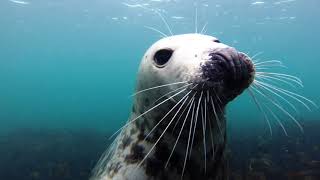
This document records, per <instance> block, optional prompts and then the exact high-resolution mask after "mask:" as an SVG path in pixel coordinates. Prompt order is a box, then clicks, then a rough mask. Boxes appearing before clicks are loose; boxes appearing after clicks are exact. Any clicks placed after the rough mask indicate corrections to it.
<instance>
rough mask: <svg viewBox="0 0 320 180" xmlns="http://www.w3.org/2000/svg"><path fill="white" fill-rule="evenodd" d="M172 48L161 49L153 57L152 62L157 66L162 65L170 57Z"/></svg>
mask: <svg viewBox="0 0 320 180" xmlns="http://www.w3.org/2000/svg"><path fill="white" fill-rule="evenodd" d="M172 54H173V50H171V49H161V50H159V51H158V52H156V54H155V55H154V57H153V60H154V62H155V63H156V65H157V66H159V67H163V66H164V65H165V64H166V63H167V62H168V61H169V60H170V58H171V56H172Z"/></svg>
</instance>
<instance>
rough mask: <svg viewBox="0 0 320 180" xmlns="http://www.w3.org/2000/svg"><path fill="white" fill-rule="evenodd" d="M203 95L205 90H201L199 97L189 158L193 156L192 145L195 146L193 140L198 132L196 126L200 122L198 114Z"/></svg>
mask: <svg viewBox="0 0 320 180" xmlns="http://www.w3.org/2000/svg"><path fill="white" fill-rule="evenodd" d="M202 96H203V91H201V94H200V98H199V101H198V106H197V111H196V117H195V118H196V119H195V122H194V126H193V134H192V142H191V146H190V154H189V158H191V153H192V147H193V142H194V136H195V134H196V128H197V122H198V116H199V108H200V103H201V99H202Z"/></svg>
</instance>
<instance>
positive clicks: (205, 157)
mask: <svg viewBox="0 0 320 180" xmlns="http://www.w3.org/2000/svg"><path fill="white" fill-rule="evenodd" d="M206 101H207V100H206V99H205V100H204V105H205V107H204V110H203V108H202V105H201V118H202V132H203V153H204V172H205V173H206V172H207V147H206V124H205V123H206V116H207V115H206V113H207V112H206Z"/></svg>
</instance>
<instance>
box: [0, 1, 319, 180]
mask: <svg viewBox="0 0 320 180" xmlns="http://www.w3.org/2000/svg"><path fill="white" fill-rule="evenodd" d="M319 7H320V1H319V0H259V1H257V0H90V1H85V0H1V1H0V82H1V85H0V120H1V126H0V180H87V179H90V178H91V177H93V176H94V174H95V173H96V172H95V170H94V169H95V167H97V166H96V165H97V163H98V161H99V159H100V158H101V156H102V155H103V154H104V152H105V151H106V150H107V149H108V147H110V146H111V147H112V145H111V144H112V142H113V141H114V140H115V141H117V140H118V139H117V138H115V137H116V136H115V133H119V131H120V130H122V129H120V128H121V127H124V128H126V127H128V126H127V125H128V124H126V123H127V121H128V119H130V118H131V115H130V114H131V111H132V112H135V110H136V104H135V103H137V102H136V101H135V97H139V96H142V95H143V94H144V93H145V92H144V91H147V92H149V90H152V89H149V90H146V89H144V90H143V89H140V90H141V91H138V92H137V90H138V89H139V87H137V82H138V81H141V79H148V78H151V77H153V76H154V74H149V75H145V74H143V75H145V76H144V77H143V78H142V77H141V76H142V75H141V73H139V67H140V65H141V66H146V65H145V64H143V63H141V59H144V58H147V57H148V54H146V56H144V55H145V53H146V52H147V50H148V49H149V48H150V47H151V46H152V44H153V43H155V42H157V41H158V40H160V39H161V38H164V37H166V38H170V37H171V36H174V35H179V34H205V35H208V36H210V38H211V36H212V37H215V38H217V39H215V40H214V42H215V43H219V44H220V43H223V44H226V45H227V46H230V47H234V48H235V49H237V50H238V51H239V52H243V53H244V54H245V55H246V56H247V57H248V58H249V59H250V61H252V64H253V66H254V68H255V69H254V79H252V82H251V81H250V83H251V85H250V86H249V84H248V87H246V89H244V91H243V93H241V94H239V96H236V97H234V98H232V100H230V102H228V103H226V104H227V106H226V109H225V112H223V110H221V113H223V114H221V115H222V116H225V117H226V127H225V130H226V135H225V136H226V137H227V138H226V140H225V141H224V142H225V144H226V147H225V150H224V154H225V156H226V157H227V159H228V163H227V164H228V167H229V168H228V172H227V176H228V177H226V178H227V179H230V180H320V132H319V130H320V110H319V107H318V106H320V95H319V93H320V80H319V77H320V71H319V67H318V66H320V62H319V61H320V53H319V48H320V43H319V42H320V35H319V33H320V20H319V19H320V11H319ZM206 37H207V36H206ZM169 44H170V43H169ZM182 44H184V45H186V46H188V45H189V44H188V43H182ZM190 45H192V46H195V47H196V43H195V44H193V43H190ZM170 51H171V50H170ZM163 53H168V52H167V51H164V52H163ZM171 53H173V52H171ZM186 54H187V52H186ZM212 56H213V55H212ZM164 57H167V54H161V55H159V58H158V59H157V58H155V59H156V60H157V61H155V62H154V63H160V66H158V67H160V68H162V67H163V66H162V65H164V64H165V63H162V62H161V61H159V60H161V59H163V58H164ZM169 58H177V56H173V57H171V54H170V57H169ZM218 58H221V57H220V56H219V57H218ZM248 58H247V59H248ZM161 63H162V64H161ZM140 68H141V67H140ZM174 71H179V69H178V68H177V69H176V70H174ZM165 76H166V78H167V79H173V78H175V76H173V75H172V76H171V74H165ZM209 79H210V78H209ZM151 81H155V80H151ZM174 82H175V81H172V82H171V83H174ZM158 85H159V86H161V83H160V84H158ZM164 86H165V85H164ZM164 86H162V87H153V88H154V89H157V88H158V89H163V87H164ZM203 86H205V84H203ZM208 86H210V87H211V86H214V85H208ZM147 87H149V88H152V86H147ZM193 88H196V87H193ZM158 89H157V90H158ZM178 89H179V88H178ZM178 89H177V90H178ZM177 90H175V91H172V92H173V94H174V93H175V92H178V91H177ZM179 90H181V88H180V89H179ZM190 92H191V90H190ZM190 92H189V93H190ZM222 93H225V92H224V91H222ZM136 95H137V96H136ZM167 95H168V94H167ZM204 96H206V95H204ZM163 97H164V96H162V97H160V98H159V99H157V101H158V100H161V98H163ZM194 97H197V96H196V94H195V95H194V96H193V98H192V101H191V100H190V102H189V104H191V105H190V109H192V106H193V109H197V107H196V104H195V103H194V100H195V99H194ZM201 97H202V94H201ZM201 97H200V100H201ZM208 97H209V95H208ZM170 99H171V100H170ZM217 99H218V100H219V97H218V98H217ZM168 100H170V102H172V103H173V102H175V101H176V100H175V99H173V97H171V98H168ZM182 100H183V99H181V100H180V101H179V102H178V104H179V103H180V102H181V103H182ZM200 100H199V104H200ZM207 100H208V102H209V101H210V100H209V98H208V99H207ZM218 100H217V101H218ZM165 101H167V100H165ZM219 101H220V100H219ZM162 102H164V101H162ZM176 102H177V101H176ZM187 102H188V101H187V99H185V100H184V101H183V103H186V104H182V105H181V107H180V109H181V108H182V107H183V106H184V105H185V106H186V109H187V108H188V105H187ZM211 103H212V105H213V104H214V102H212V100H211ZM148 104H149V103H148ZM193 104H194V105H193ZM221 104H222V103H221ZM138 106H139V107H140V106H141V107H142V106H143V107H144V105H141V104H138ZM168 106H169V105H168ZM201 106H202V105H201ZM213 106H214V105H213ZM174 107H176V106H174ZM174 107H173V108H172V109H174ZM180 109H179V110H178V112H177V114H178V113H179V111H180ZM186 109H185V110H186ZM190 109H189V111H190ZM198 109H199V105H198ZM205 110H206V109H205ZM213 110H214V111H213ZM213 110H208V114H210V113H211V114H212V115H215V116H216V117H217V115H216V111H215V108H214V107H213ZM155 111H157V110H155ZM191 111H192V113H193V110H191ZM159 112H160V110H159ZM201 112H202V109H201ZM188 113H189V112H188ZM143 115H144V114H142V115H141V117H142V116H143ZM172 115H174V114H172ZM172 115H169V116H170V117H172ZM197 115H198V113H197ZM197 115H195V116H197ZM181 116H182V117H184V116H186V119H187V118H188V114H187V115H186V114H183V113H181ZM181 116H180V118H181ZM208 116H209V115H208ZM174 117H175V116H174ZM174 117H173V118H172V119H174ZM197 117H198V116H197ZM137 119H139V116H138V118H137ZM202 119H203V116H202ZM217 119H219V118H217ZM135 120H136V119H134V120H133V121H135ZM169 120H170V119H169ZM137 121H138V120H137ZM161 121H162V120H161ZM199 121H200V120H199ZM192 123H195V125H194V129H196V125H197V124H196V123H197V122H191V125H186V126H187V127H188V126H190V133H191V129H192ZM199 123H200V122H199ZM202 123H203V124H205V122H203V120H202ZM170 124H171V122H170V123H169V125H168V126H170ZM177 124H178V126H177V127H178V128H179V127H180V126H181V125H182V127H181V129H183V126H184V123H183V124H182V123H181V124H180V125H179V123H178V122H177V123H176V125H177ZM217 124H218V122H217ZM200 125H201V123H200ZM200 125H199V126H200ZM210 127H211V125H210ZM161 128H162V127H160V129H161ZM119 129H120V130H119ZM204 129H205V128H204ZM165 130H166V128H165ZM165 130H164V131H165ZM215 130H216V131H217V134H219V133H218V131H219V130H217V128H216V129H215ZM121 132H122V131H121ZM121 132H120V134H121ZM178 133H179V131H178ZM193 133H195V130H194V132H193ZM201 133H202V130H201ZM201 133H200V134H201ZM180 134H181V132H180V133H179V137H180ZM204 134H205V132H204ZM189 136H190V135H189ZM193 136H194V134H193ZM201 136H202V135H201ZM118 137H120V136H118ZM161 137H162V135H161V136H160V138H159V140H160V139H161ZM203 137H205V135H203ZM211 138H212V137H211ZM145 139H147V137H145ZM189 139H190V137H189ZM213 139H214V138H212V140H213ZM174 140H176V139H174ZM207 140H208V141H209V139H207ZM188 141H189V140H188ZM192 141H193V140H192ZM174 142H175V141H173V144H174ZM157 143H158V141H157V142H156V144H157ZM199 144H200V146H201V147H199V149H200V148H202V146H203V145H202V142H201V143H199ZM205 144H206V142H204V145H205ZM175 145H176V144H175ZM174 147H175V146H174ZM188 147H189V142H188ZM156 148H157V147H156ZM191 148H192V145H191ZM205 148H206V147H205ZM194 149H196V147H194ZM171 150H172V149H171V148H170V151H171ZM186 151H187V152H188V149H187V150H186ZM150 152H152V149H151V151H150ZM172 152H175V151H174V149H173V151H172ZM213 152H215V151H214V150H213ZM169 153H170V152H169ZM190 154H191V152H190ZM147 155H149V154H147ZM151 155H152V154H151ZM168 155H169V154H168ZM171 155H172V154H170V157H171ZM187 155H188V154H187ZM187 155H186V156H187ZM190 156H191V155H190ZM144 157H145V156H144ZM167 158H168V157H167V156H166V157H165V159H167ZM201 158H202V157H201ZM186 159H187V158H186ZM201 160H202V159H201ZM185 164H186V163H185ZM185 164H184V166H183V169H184V168H185ZM166 165H167V164H166ZM150 166H151V165H150ZM187 166H188V164H187ZM179 169H182V168H180V166H179ZM179 171H180V170H179ZM186 171H187V173H188V168H186ZM206 171H208V172H209V171H210V169H208V168H207V169H206ZM187 173H186V174H187ZM191 174H192V172H191ZM190 177H193V176H190ZM98 179H99V178H98ZM101 179H102V178H101ZM120 179H121V178H120ZM129 179H130V178H129ZM136 179H139V178H136ZM150 179H152V178H150ZM160 179H170V178H164V177H163V178H160ZM171 179H172V178H171ZM176 179H184V178H183V176H181V178H180V176H179V177H178V178H176ZM186 179H194V178H186ZM198 179H201V178H198ZM207 179H210V178H207ZM92 180H96V179H95V178H94V179H92ZM217 180H218V179H217Z"/></svg>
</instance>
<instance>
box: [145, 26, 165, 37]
mask: <svg viewBox="0 0 320 180" xmlns="http://www.w3.org/2000/svg"><path fill="white" fill-rule="evenodd" d="M144 27H145V28H147V29H150V30H152V31H155V32H157V33H159V34H161V35H162V37H168V35H166V34H165V33H163V32H161V31H160V30H158V29H156V28H154V27H150V26H144Z"/></svg>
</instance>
